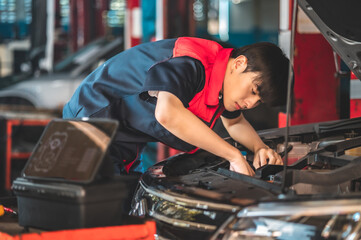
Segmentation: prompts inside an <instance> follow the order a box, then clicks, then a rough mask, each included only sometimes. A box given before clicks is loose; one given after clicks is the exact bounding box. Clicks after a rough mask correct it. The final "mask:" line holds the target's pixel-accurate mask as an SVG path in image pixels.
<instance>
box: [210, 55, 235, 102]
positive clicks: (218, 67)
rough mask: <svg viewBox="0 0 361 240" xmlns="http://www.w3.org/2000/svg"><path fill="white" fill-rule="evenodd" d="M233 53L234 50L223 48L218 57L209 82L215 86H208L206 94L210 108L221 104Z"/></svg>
mask: <svg viewBox="0 0 361 240" xmlns="http://www.w3.org/2000/svg"><path fill="white" fill-rule="evenodd" d="M232 51H233V48H223V49H221V50H220V51H219V52H218V54H217V56H216V59H215V61H214V65H213V68H212V72H211V77H210V79H209V82H208V84H212V85H213V86H208V87H209V91H208V92H207V93H206V104H207V105H209V106H215V105H218V104H219V92H220V91H221V90H222V85H223V80H224V76H225V74H226V69H227V64H228V59H229V56H230V55H231V52H232Z"/></svg>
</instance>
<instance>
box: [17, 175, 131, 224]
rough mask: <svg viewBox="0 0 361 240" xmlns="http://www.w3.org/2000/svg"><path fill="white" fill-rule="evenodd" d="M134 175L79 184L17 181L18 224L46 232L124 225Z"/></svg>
mask: <svg viewBox="0 0 361 240" xmlns="http://www.w3.org/2000/svg"><path fill="white" fill-rule="evenodd" d="M136 182H137V178H136V177H135V176H134V177H132V176H124V177H119V178H115V179H112V180H104V181H100V182H98V183H92V184H86V185H77V184H68V183H52V182H35V181H33V180H28V179H25V178H17V179H16V180H15V181H14V182H13V186H12V189H13V191H14V193H15V195H16V196H17V201H18V214H19V216H18V219H19V225H21V226H24V227H34V228H39V229H46V230H60V229H75V228H88V227H100V226H113V225H121V224H124V223H123V222H122V220H123V219H122V218H123V217H122V216H123V214H127V212H125V211H127V210H128V207H127V205H128V202H129V200H128V198H129V196H131V195H132V194H133V192H130V191H129V190H130V189H129V188H130V186H131V185H134V184H136Z"/></svg>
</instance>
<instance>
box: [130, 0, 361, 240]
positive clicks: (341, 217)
mask: <svg viewBox="0 0 361 240" xmlns="http://www.w3.org/2000/svg"><path fill="white" fill-rule="evenodd" d="M298 4H299V6H300V7H301V8H302V10H303V11H304V12H305V13H306V14H307V15H308V16H309V18H310V19H311V20H312V21H313V22H314V23H315V25H316V26H317V27H318V28H319V30H320V31H321V33H322V34H323V35H324V36H325V38H326V39H327V40H328V41H329V42H330V44H331V46H332V47H333V49H334V51H336V52H337V53H338V55H339V56H340V57H341V58H342V59H343V60H344V62H345V63H346V64H347V65H348V66H349V68H350V69H351V70H352V71H353V73H354V74H355V75H356V76H357V77H358V78H359V79H361V57H360V56H361V55H360V53H361V51H360V49H361V26H360V23H361V21H352V19H355V17H353V18H352V17H349V16H350V15H352V13H356V12H357V11H358V9H360V7H361V6H360V5H361V2H359V1H357V0H353V1H349V2H348V5H347V6H352V7H351V8H349V7H345V5H344V3H343V2H340V1H327V0H299V1H298ZM349 11H351V12H349ZM335 16H343V17H339V18H337V19H335ZM354 16H356V15H354ZM357 16H358V15H357ZM356 18H357V17H356ZM258 133H259V135H260V137H261V138H262V140H263V141H264V142H265V143H266V144H267V145H268V146H269V147H270V148H272V149H274V150H275V151H277V152H279V153H280V155H281V156H285V158H286V156H287V160H288V163H289V164H285V166H279V165H265V166H263V167H261V168H259V169H256V171H255V173H256V174H255V176H254V177H250V176H246V175H243V174H239V173H236V172H233V171H230V170H229V163H228V162H227V161H226V160H224V159H221V158H219V157H217V156H215V155H213V154H211V153H209V152H206V151H204V150H198V151H197V152H195V153H193V154H188V153H182V154H178V155H175V156H172V157H170V158H168V159H166V160H164V161H162V162H159V163H157V164H155V165H153V166H152V167H150V168H149V169H148V170H147V171H146V172H145V173H144V174H142V176H141V178H140V180H139V184H138V187H137V189H136V191H135V193H134V196H133V201H132V206H131V211H130V214H131V215H135V216H143V217H147V218H151V219H153V220H154V221H156V223H157V234H158V238H159V239H232V240H235V239H360V238H361V118H353V119H345V120H335V121H328V122H321V123H312V124H304V125H298V126H291V127H289V128H287V129H286V128H274V129H266V130H261V131H258ZM286 134H287V135H286ZM225 140H227V141H228V142H229V143H231V144H233V145H234V146H235V147H237V148H238V149H239V150H240V151H242V152H243V153H244V154H245V155H246V158H247V161H249V162H252V158H253V153H252V152H249V151H248V150H247V149H246V148H244V147H243V146H241V145H239V144H237V143H236V142H235V141H234V140H233V139H231V138H225ZM286 142H287V143H288V144H286ZM285 146H287V147H285Z"/></svg>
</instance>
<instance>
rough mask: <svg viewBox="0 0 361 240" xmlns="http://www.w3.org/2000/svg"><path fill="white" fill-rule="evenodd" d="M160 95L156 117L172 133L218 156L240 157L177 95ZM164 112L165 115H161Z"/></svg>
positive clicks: (238, 153) (236, 150)
mask: <svg viewBox="0 0 361 240" xmlns="http://www.w3.org/2000/svg"><path fill="white" fill-rule="evenodd" d="M165 94H166V95H165V96H164V94H163V96H162V95H161V94H160V95H159V96H158V101H160V102H158V103H157V108H156V118H157V120H158V121H159V123H160V124H161V125H162V126H163V127H164V128H166V129H167V130H168V131H170V132H171V133H172V134H174V135H175V136H177V137H178V138H180V139H182V140H183V141H185V142H187V143H190V144H192V145H194V146H196V147H199V148H202V149H204V150H206V151H209V152H211V153H213V154H215V155H217V156H220V157H222V158H225V159H227V160H232V159H234V158H237V157H239V155H240V152H239V151H238V149H236V148H235V147H233V146H232V145H231V144H229V143H227V142H226V141H225V140H223V139H222V138H221V137H220V136H219V135H217V134H216V133H215V132H214V131H213V130H211V129H210V128H209V127H208V126H207V125H205V124H204V123H203V122H202V121H201V120H200V119H199V118H198V117H196V116H195V115H194V114H193V113H191V112H190V111H189V110H188V109H186V108H184V106H183V104H182V103H181V102H180V100H179V99H178V98H176V97H175V96H171V95H169V93H165ZM160 114H162V115H163V116H159V115H160Z"/></svg>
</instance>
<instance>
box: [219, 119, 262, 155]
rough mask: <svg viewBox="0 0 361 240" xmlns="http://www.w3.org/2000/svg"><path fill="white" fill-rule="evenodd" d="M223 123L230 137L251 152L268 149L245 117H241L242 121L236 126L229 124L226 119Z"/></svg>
mask: <svg viewBox="0 0 361 240" xmlns="http://www.w3.org/2000/svg"><path fill="white" fill-rule="evenodd" d="M222 121H223V123H224V125H225V127H226V129H227V131H228V133H229V135H230V136H231V137H232V138H233V139H234V140H235V141H237V142H239V143H240V144H242V145H243V146H245V147H246V148H248V149H249V150H251V151H253V152H257V151H258V150H259V149H260V148H264V147H267V145H266V144H264V142H263V141H262V140H261V138H260V137H259V136H258V134H257V132H256V131H255V130H254V128H253V127H252V126H251V124H249V122H248V121H247V120H246V119H245V118H244V117H243V116H240V121H238V122H237V123H235V124H227V123H226V122H225V119H224V118H222ZM226 121H227V120H226Z"/></svg>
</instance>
